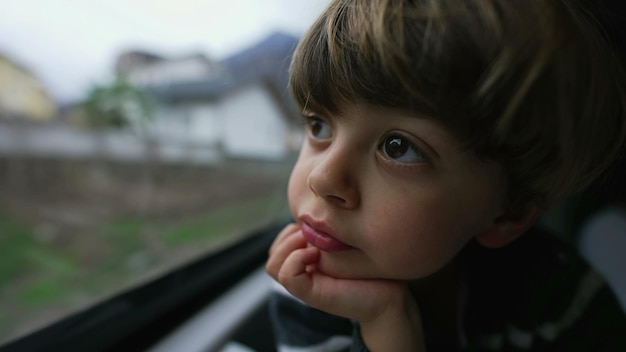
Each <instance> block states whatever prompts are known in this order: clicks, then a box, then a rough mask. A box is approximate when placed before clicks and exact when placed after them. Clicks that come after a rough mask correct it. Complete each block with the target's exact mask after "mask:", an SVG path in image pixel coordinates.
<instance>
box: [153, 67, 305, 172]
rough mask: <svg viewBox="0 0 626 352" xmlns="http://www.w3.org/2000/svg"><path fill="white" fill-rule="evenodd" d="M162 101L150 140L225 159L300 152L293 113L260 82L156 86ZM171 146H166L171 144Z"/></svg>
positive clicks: (220, 80) (215, 81)
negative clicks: (217, 154)
mask: <svg viewBox="0 0 626 352" xmlns="http://www.w3.org/2000/svg"><path fill="white" fill-rule="evenodd" d="M151 91H152V92H153V93H154V95H155V96H156V97H157V99H158V101H159V108H158V109H157V110H158V112H157V116H156V119H155V121H154V123H153V124H152V126H151V132H152V135H153V136H154V137H155V138H156V139H158V140H161V141H169V142H171V143H175V142H179V143H181V144H187V145H188V146H193V148H195V149H196V150H201V149H203V148H213V147H214V148H218V149H219V150H220V151H221V152H222V153H223V155H224V156H225V157H234V158H254V159H268V160H271V159H274V160H277V159H282V158H285V157H287V156H288V155H290V154H292V153H293V152H295V151H296V150H297V148H298V147H299V138H300V137H299V133H298V131H299V129H297V128H296V126H295V125H296V124H295V123H294V118H293V115H294V113H293V111H292V109H291V108H290V107H289V106H287V104H285V101H284V99H283V97H281V96H280V95H279V94H278V93H277V92H276V91H275V89H274V88H273V87H272V86H271V84H269V83H267V82H266V81H265V80H263V79H260V78H250V79H233V78H231V77H218V78H216V79H213V80H206V81H195V82H186V83H178V84H170V85H165V86H160V87H153V88H152V89H151ZM171 143H168V144H171Z"/></svg>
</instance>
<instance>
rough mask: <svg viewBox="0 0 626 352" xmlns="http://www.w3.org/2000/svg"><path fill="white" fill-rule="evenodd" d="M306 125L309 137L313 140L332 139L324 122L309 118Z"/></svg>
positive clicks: (329, 130)
mask: <svg viewBox="0 0 626 352" xmlns="http://www.w3.org/2000/svg"><path fill="white" fill-rule="evenodd" d="M307 124H308V128H309V132H310V134H311V136H312V137H314V138H315V139H327V138H330V137H332V130H331V129H330V125H328V123H326V121H324V120H322V119H320V118H317V117H309V118H308V120H307Z"/></svg>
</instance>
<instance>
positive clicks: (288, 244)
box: [265, 231, 307, 279]
mask: <svg viewBox="0 0 626 352" xmlns="http://www.w3.org/2000/svg"><path fill="white" fill-rule="evenodd" d="M306 245H307V242H306V240H305V239H304V237H302V234H301V233H300V231H297V232H295V233H293V234H290V235H288V236H285V238H284V239H283V240H281V242H280V243H277V244H276V245H275V246H274V249H273V250H272V253H271V254H270V256H269V258H268V259H267V263H266V264H265V270H266V271H267V272H268V273H269V274H270V276H272V277H273V278H274V279H277V277H278V272H279V271H280V270H281V267H282V266H283V265H284V262H285V260H286V259H287V257H288V256H289V255H290V254H291V253H292V252H294V251H295V250H297V249H300V248H305V247H306Z"/></svg>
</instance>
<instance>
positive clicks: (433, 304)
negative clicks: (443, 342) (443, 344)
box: [409, 259, 461, 339]
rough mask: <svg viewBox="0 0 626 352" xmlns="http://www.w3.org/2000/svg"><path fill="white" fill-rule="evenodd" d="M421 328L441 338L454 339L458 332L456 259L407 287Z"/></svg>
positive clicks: (458, 268)
mask: <svg viewBox="0 0 626 352" xmlns="http://www.w3.org/2000/svg"><path fill="white" fill-rule="evenodd" d="M409 287H410V289H411V292H412V294H413V297H415V299H416V300H417V304H418V306H419V308H420V312H421V314H422V321H423V322H424V326H425V328H426V329H427V330H429V331H436V334H437V335H439V336H442V337H449V338H454V339H456V338H457V336H458V334H459V331H458V315H459V308H460V307H459V294H460V290H461V275H460V266H459V263H458V260H457V259H454V260H453V261H452V262H450V263H449V264H447V265H446V266H445V267H443V268H442V269H441V270H439V271H438V272H436V273H434V274H432V275H430V276H429V277H426V278H423V279H420V280H415V281H412V282H410V283H409Z"/></svg>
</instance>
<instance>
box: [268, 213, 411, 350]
mask: <svg viewBox="0 0 626 352" xmlns="http://www.w3.org/2000/svg"><path fill="white" fill-rule="evenodd" d="M320 255H321V253H320V250H319V249H318V248H315V247H313V246H310V245H308V243H307V242H306V240H305V239H304V238H303V236H302V233H301V232H300V227H299V226H298V225H296V224H290V225H288V226H286V227H285V228H284V229H283V230H282V231H281V233H280V234H279V235H278V237H277V238H276V240H275V241H274V243H273V245H272V247H271V248H270V257H269V259H268V261H267V265H266V269H267V272H268V273H269V274H270V275H271V276H272V277H273V278H274V279H276V280H277V281H278V282H279V283H280V284H282V285H283V286H284V287H285V288H286V289H287V291H289V292H290V293H291V294H293V295H294V296H296V297H298V298H300V299H301V300H303V301H304V302H306V303H307V304H309V305H310V306H312V307H315V308H317V309H320V310H323V311H325V312H327V313H330V314H334V315H339V316H342V317H346V318H349V319H352V320H356V321H358V322H359V325H360V327H361V333H362V336H363V340H364V341H365V343H366V344H367V345H368V348H369V349H370V350H372V351H378V350H384V351H395V350H398V351H404V350H407V351H409V350H410V351H420V350H422V349H420V348H421V347H422V338H421V319H420V316H419V311H418V309H417V304H416V302H415V300H414V299H413V298H412V296H411V294H410V292H409V290H408V288H407V286H406V284H405V283H403V282H400V281H393V280H370V279H337V278H334V277H331V276H328V275H326V274H324V273H322V272H320V271H319V270H318V269H317V265H316V264H317V262H318V261H319V258H320ZM393 346H396V347H397V348H394V347H393Z"/></svg>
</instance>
